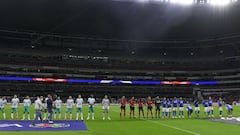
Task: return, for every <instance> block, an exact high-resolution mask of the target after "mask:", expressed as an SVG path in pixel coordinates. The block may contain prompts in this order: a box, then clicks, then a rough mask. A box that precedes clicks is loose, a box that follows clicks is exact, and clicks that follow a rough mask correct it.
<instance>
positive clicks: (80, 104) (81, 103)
mask: <svg viewBox="0 0 240 135" xmlns="http://www.w3.org/2000/svg"><path fill="white" fill-rule="evenodd" d="M82 105H83V99H82V98H77V99H76V107H77V108H82Z"/></svg>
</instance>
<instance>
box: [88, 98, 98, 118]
mask: <svg viewBox="0 0 240 135" xmlns="http://www.w3.org/2000/svg"><path fill="white" fill-rule="evenodd" d="M87 102H88V117H87V120H89V117H90V113H92V120H94V104H95V102H96V100H95V98H94V97H93V95H92V94H91V95H90V97H89V98H88V100H87Z"/></svg>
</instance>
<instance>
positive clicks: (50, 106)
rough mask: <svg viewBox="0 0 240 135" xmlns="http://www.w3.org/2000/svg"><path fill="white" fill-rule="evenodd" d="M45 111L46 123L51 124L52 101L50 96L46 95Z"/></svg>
mask: <svg viewBox="0 0 240 135" xmlns="http://www.w3.org/2000/svg"><path fill="white" fill-rule="evenodd" d="M47 111H48V123H53V121H52V114H53V99H52V96H51V95H50V94H48V99H47Z"/></svg>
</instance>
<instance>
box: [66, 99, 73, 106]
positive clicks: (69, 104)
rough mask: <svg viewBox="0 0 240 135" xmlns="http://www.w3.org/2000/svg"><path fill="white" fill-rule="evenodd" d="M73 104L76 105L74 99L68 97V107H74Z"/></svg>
mask: <svg viewBox="0 0 240 135" xmlns="http://www.w3.org/2000/svg"><path fill="white" fill-rule="evenodd" d="M73 105H74V101H73V99H68V100H67V104H66V106H67V108H73Z"/></svg>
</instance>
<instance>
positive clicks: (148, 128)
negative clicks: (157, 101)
mask: <svg viewBox="0 0 240 135" xmlns="http://www.w3.org/2000/svg"><path fill="white" fill-rule="evenodd" d="M10 110H11V109H10V106H6V107H5V112H6V115H7V119H9V118H10ZM73 110H74V111H73V112H74V113H73V118H75V110H76V109H75V108H74V109H73ZM87 110H88V108H87V106H84V107H83V112H84V122H85V124H86V126H87V128H88V130H87V131H38V132H32V131H31V132H30V131H27V132H19V131H17V132H16V131H11V132H2V131H0V135H158V134H162V135H239V133H240V126H239V125H234V124H226V123H218V122H213V121H209V120H206V119H202V117H203V108H201V112H200V114H201V116H200V117H201V118H199V119H196V118H195V115H194V112H193V114H192V118H190V119H189V118H187V116H186V112H185V119H138V118H136V119H129V107H127V117H126V118H125V119H123V120H120V118H119V107H118V106H111V107H110V114H111V120H105V121H103V120H102V109H101V107H100V106H95V120H94V121H93V120H88V121H87V120H86V116H87ZM18 111H19V117H20V118H19V119H21V118H22V111H23V108H22V106H20V107H19V109H18ZM64 111H65V108H62V118H63V117H64ZM145 111H146V107H145ZM33 112H34V110H33V106H32V107H31V118H32V119H33ZM137 115H138V113H137V109H136V111H135V116H137ZM145 115H146V113H145ZM223 115H224V116H226V111H225V108H224V113H223ZM233 115H234V116H239V115H240V107H237V106H234V111H233ZM215 117H218V111H217V108H215ZM0 119H2V114H1V112H0Z"/></svg>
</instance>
